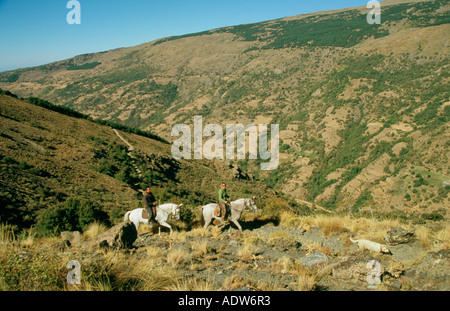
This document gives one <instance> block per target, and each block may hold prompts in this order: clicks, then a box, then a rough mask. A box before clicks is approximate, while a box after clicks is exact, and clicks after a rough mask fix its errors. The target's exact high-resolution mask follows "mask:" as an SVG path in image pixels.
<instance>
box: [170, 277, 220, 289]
mask: <svg viewBox="0 0 450 311" xmlns="http://www.w3.org/2000/svg"><path fill="white" fill-rule="evenodd" d="M168 290H170V291H217V290H218V288H217V286H216V285H215V284H214V282H213V281H211V280H209V279H208V280H201V279H197V278H189V279H188V278H183V279H181V280H178V281H177V283H176V284H174V285H171V286H169V287H168Z"/></svg>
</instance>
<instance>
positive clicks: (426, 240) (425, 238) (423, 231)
mask: <svg viewBox="0 0 450 311" xmlns="http://www.w3.org/2000/svg"><path fill="white" fill-rule="evenodd" d="M415 234H416V238H417V239H418V240H419V241H420V243H421V244H422V246H423V247H424V248H427V249H428V248H430V237H431V236H430V230H429V229H428V228H426V227H423V226H421V227H419V228H417V229H416V231H415Z"/></svg>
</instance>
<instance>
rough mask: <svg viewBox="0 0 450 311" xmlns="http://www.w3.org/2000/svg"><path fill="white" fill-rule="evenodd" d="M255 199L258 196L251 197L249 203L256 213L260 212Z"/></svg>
mask: <svg viewBox="0 0 450 311" xmlns="http://www.w3.org/2000/svg"><path fill="white" fill-rule="evenodd" d="M255 199H256V196H253V197H251V199H250V200H249V205H250V208H251V209H252V210H253V212H254V213H255V214H256V213H258V207H256V203H255Z"/></svg>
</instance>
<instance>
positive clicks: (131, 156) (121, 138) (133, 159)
mask: <svg viewBox="0 0 450 311" xmlns="http://www.w3.org/2000/svg"><path fill="white" fill-rule="evenodd" d="M113 131H114V134H116V136H117V137H118V138H119V139H120V140H121V141H123V142H124V143H125V145H127V149H128V152H127V155H128V156H129V157H130V158H131V160H132V164H133V167H134V169H135V170H136V172H137V173H138V176H139V178H142V171H141V170H140V168H139V167H138V166H137V164H136V161H135V160H136V158H135V157H134V155H133V153H132V151H133V150H134V147H133V145H132V144H130V143H129V142H128V141H127V140H126V139H125V138H123V136H122V135H120V133H119V131H117V130H116V129H113Z"/></svg>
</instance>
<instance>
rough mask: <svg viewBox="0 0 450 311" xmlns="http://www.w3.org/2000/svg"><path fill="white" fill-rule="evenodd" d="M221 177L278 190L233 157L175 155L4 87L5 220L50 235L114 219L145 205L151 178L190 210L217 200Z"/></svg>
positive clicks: (163, 196)
mask: <svg viewBox="0 0 450 311" xmlns="http://www.w3.org/2000/svg"><path fill="white" fill-rule="evenodd" d="M55 110H58V111H55ZM136 133H138V134H136ZM221 181H225V182H227V183H228V184H229V192H230V195H232V196H233V197H234V199H237V198H240V197H250V196H254V195H255V196H258V199H262V198H263V196H265V197H266V198H267V197H270V196H272V195H274V192H273V191H272V190H270V189H269V188H268V187H267V186H266V185H265V184H264V183H263V182H261V181H258V180H254V179H251V178H250V177H249V176H247V175H245V174H244V173H243V172H240V171H239V170H238V169H237V168H235V167H234V166H232V165H231V166H230V165H228V166H226V165H224V164H223V163H222V162H204V161H195V162H192V161H186V160H179V161H178V160H174V159H173V158H172V156H171V153H170V145H169V144H168V143H167V142H164V141H163V140H162V139H160V138H159V137H157V136H155V135H152V134H150V133H147V132H140V131H136V130H134V129H130V128H126V127H123V126H119V125H116V124H112V123H108V124H104V122H94V121H92V120H90V119H89V118H88V117H87V116H85V115H82V114H80V113H77V112H75V111H73V110H70V109H61V107H59V106H54V105H51V104H50V103H48V102H45V101H42V100H39V99H36V98H34V99H30V100H28V101H25V100H20V99H18V98H15V97H14V95H13V96H11V95H9V96H8V95H3V94H0V220H1V222H2V223H8V224H10V225H14V226H15V227H16V229H22V228H29V227H30V226H35V228H37V229H38V230H39V233H40V234H42V235H47V234H53V233H56V234H59V232H60V231H64V230H82V229H83V228H85V227H86V226H87V225H88V224H89V223H91V222H93V221H100V222H104V223H105V224H107V225H109V224H113V223H115V222H116V221H118V220H120V219H121V218H122V217H123V215H124V214H125V212H126V211H128V210H131V209H134V208H137V207H142V206H141V199H142V197H141V191H143V189H145V188H146V187H147V186H151V187H152V189H153V193H154V195H155V197H156V199H157V200H159V202H161V203H167V202H169V201H172V202H173V203H184V204H185V206H186V210H185V211H188V210H189V209H190V208H194V207H197V206H199V205H201V204H207V203H211V202H215V201H217V199H218V198H217V191H218V189H219V187H220V182H221ZM186 213H187V214H184V215H183V217H184V218H185V220H189V218H190V217H191V216H190V214H189V212H186ZM36 226H37V227H36Z"/></svg>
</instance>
